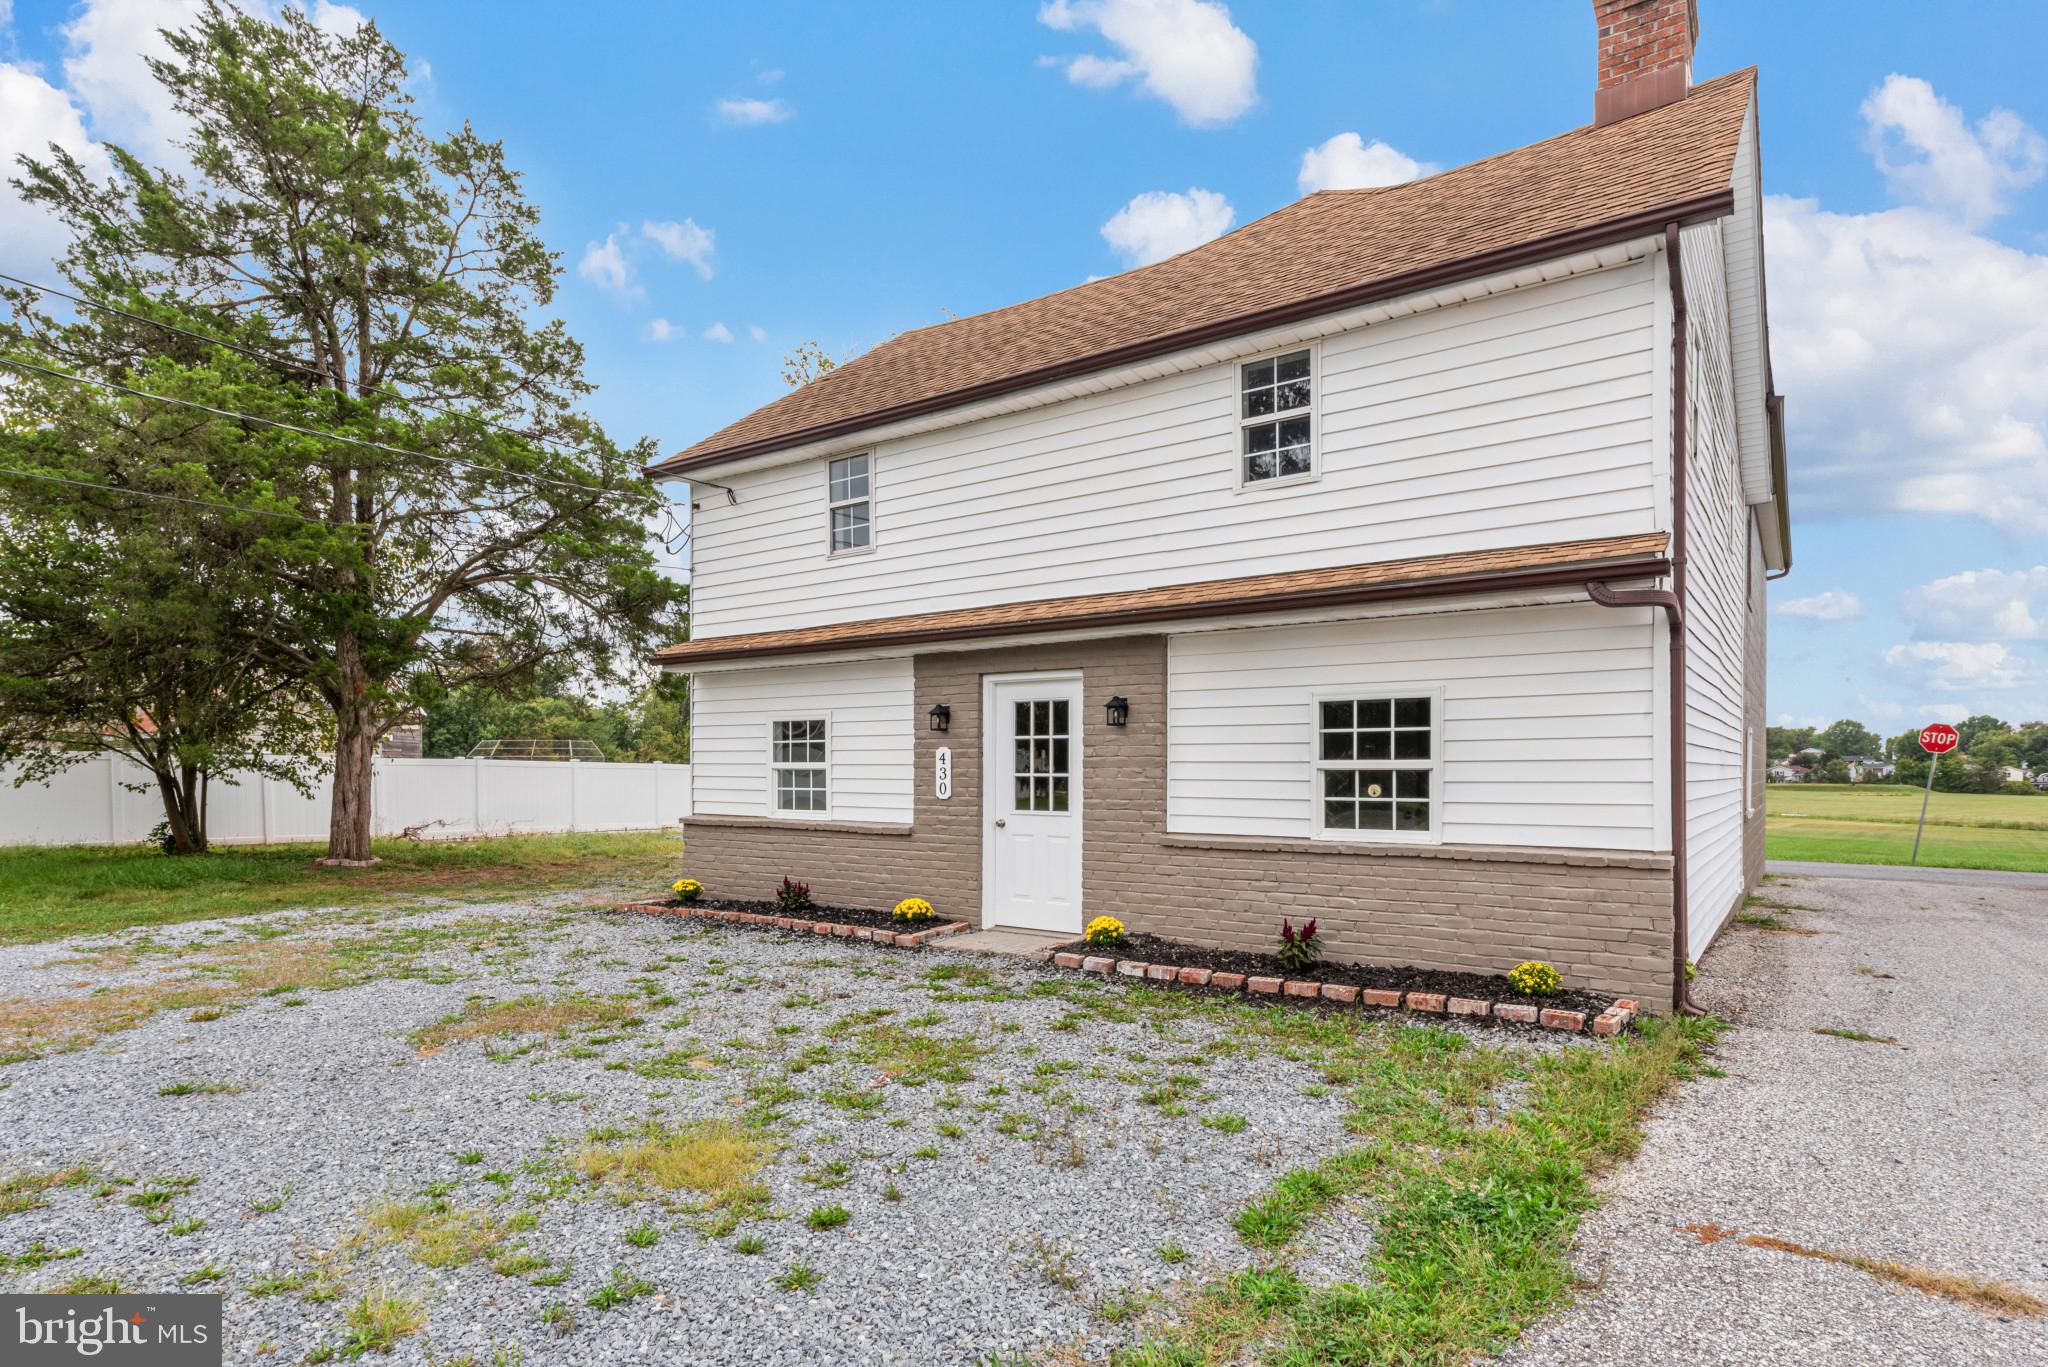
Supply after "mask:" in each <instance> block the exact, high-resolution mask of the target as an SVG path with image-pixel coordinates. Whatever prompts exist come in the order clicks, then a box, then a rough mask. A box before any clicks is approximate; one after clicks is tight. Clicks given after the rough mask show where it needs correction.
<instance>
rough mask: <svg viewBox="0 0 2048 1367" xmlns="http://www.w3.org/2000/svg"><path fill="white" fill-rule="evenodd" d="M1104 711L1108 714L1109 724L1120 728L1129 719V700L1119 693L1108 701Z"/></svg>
mask: <svg viewBox="0 0 2048 1367" xmlns="http://www.w3.org/2000/svg"><path fill="white" fill-rule="evenodd" d="M1106 710H1107V711H1108V713H1109V724H1110V725H1111V726H1122V725H1123V724H1124V723H1125V722H1127V721H1129V720H1130V719H1131V700H1130V699H1129V698H1126V697H1124V696H1123V695H1122V694H1121V693H1119V694H1118V695H1117V696H1116V697H1114V698H1111V699H1110V700H1109V702H1108V704H1107V707H1106Z"/></svg>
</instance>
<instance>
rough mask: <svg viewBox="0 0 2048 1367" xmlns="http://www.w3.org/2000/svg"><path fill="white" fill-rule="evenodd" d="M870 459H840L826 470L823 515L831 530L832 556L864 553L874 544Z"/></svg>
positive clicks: (856, 457)
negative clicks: (825, 511) (825, 510)
mask: <svg viewBox="0 0 2048 1367" xmlns="http://www.w3.org/2000/svg"><path fill="white" fill-rule="evenodd" d="M870 459H871V457H869V456H841V457H840V458H839V459H838V460H835V461H833V462H831V464H830V465H829V466H828V467H827V475H826V493H825V497H826V501H827V503H828V505H829V511H828V512H827V513H826V514H825V516H826V517H827V519H829V521H830V524H831V529H832V554H834V555H838V554H839V553H841V552H842V551H864V550H866V549H867V548H868V547H869V546H872V545H873V544H874V536H875V529H874V501H873V499H872V497H871V496H870V492H869V490H870V486H871V480H870V478H869V473H868V462H869V460H870Z"/></svg>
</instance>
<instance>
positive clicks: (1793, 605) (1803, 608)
mask: <svg viewBox="0 0 2048 1367" xmlns="http://www.w3.org/2000/svg"><path fill="white" fill-rule="evenodd" d="M1777 610H1778V612H1780V613H1781V614H1783V615H1784V616H1786V617H1811V618H1812V619H1813V620H1814V621H1816V622H1847V621H1851V620H1853V619H1854V618H1857V617H1861V616H1862V615H1863V603H1862V600H1860V599H1859V598H1857V597H1856V595H1855V594H1853V593H1844V592H1841V591H1840V590H1838V589H1829V590H1828V591H1827V592H1826V593H1816V594H1814V595H1813V596H1812V597H1810V598H1794V599H1792V600H1791V601H1790V602H1785V603H1780V604H1778V608H1777Z"/></svg>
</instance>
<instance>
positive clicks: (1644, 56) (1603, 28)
mask: <svg viewBox="0 0 2048 1367" xmlns="http://www.w3.org/2000/svg"><path fill="white" fill-rule="evenodd" d="M1593 22H1594V23H1595V24H1596V25H1598V26H1599V30H1600V81H1599V84H1598V85H1597V86H1596V87H1595V89H1594V91H1593V126H1594V127H1596V128H1604V127H1606V126H1607V125H1608V124H1610V123H1614V122H1616V121H1618V120H1620V119H1626V118H1629V117H1631V116H1632V115H1636V114H1641V113H1645V112H1646V111H1648V110H1652V109H1659V108H1662V107H1663V106H1665V105H1667V104H1670V103H1671V102H1672V101H1674V100H1682V99H1684V98H1685V92H1686V91H1687V90H1688V89H1689V88H1690V87H1691V85H1692V50H1693V48H1694V46H1695V45H1697V44H1698V42H1699V38H1700V14H1699V6H1698V3H1697V0H1593Z"/></svg>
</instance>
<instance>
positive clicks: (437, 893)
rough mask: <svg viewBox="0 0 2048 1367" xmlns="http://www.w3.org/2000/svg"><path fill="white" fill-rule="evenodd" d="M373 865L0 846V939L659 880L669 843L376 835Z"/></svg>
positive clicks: (676, 852)
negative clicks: (377, 861) (325, 866)
mask: <svg viewBox="0 0 2048 1367" xmlns="http://www.w3.org/2000/svg"><path fill="white" fill-rule="evenodd" d="M376 849H377V854H378V855H379V856H380V857H381V858H382V859H383V861H384V862H383V864H381V865H380V866H378V867H377V868H373V869H323V868H316V867H314V865H313V862H312V861H313V860H315V859H317V858H319V856H320V855H321V853H322V849H321V847H320V846H317V845H239V846H229V847H223V848H221V849H217V850H215V851H213V852H212V853H209V854H204V855H189V856H186V857H184V858H179V859H173V858H170V857H169V856H167V855H163V854H159V853H158V852H157V851H156V850H154V849H152V848H149V847H146V846H140V845H64V846H16V847H12V848H6V849H0V944H26V943H30V942H33V941H38V940H51V939H56V938H58V937H60V936H65V935H83V934H90V933H93V932H99V931H110V930H119V929H122V928H123V927H126V926H143V925H168V924H171V923H173V922H177V921H198V920H206V919H208V918H211V917H216V916H245V915H248V914H249V913H251V912H260V911H281V910H285V909H288V908H292V907H318V906H334V905H346V906H351V907H373V906H390V905H392V904H393V903H396V902H401V901H404V900H406V899H408V898H411V897H417V896H433V897H455V898H464V899H471V900H475V899H481V898H485V897H504V896H507V895H510V894H514V893H529V892H544V891H547V890H549V889H552V888H566V887H588V886H592V885H595V884H609V883H632V884H637V885H638V886H639V887H640V888H641V889H642V890H644V889H645V888H646V887H648V886H650V885H652V884H654V883H655V881H656V880H660V881H661V882H666V881H667V878H666V877H664V875H667V876H668V877H673V876H674V875H673V873H672V870H674V869H677V868H680V867H681V864H682V853H683V844H682V839H681V837H679V836H676V835H671V834H666V833H663V832H659V831H654V832H636V833H633V834H624V835H520V836H505V837H502V838H499V839H493V840H469V841H452V840H448V841H425V842H421V843H417V844H415V843H413V842H410V841H405V840H380V841H378V842H377V846H376Z"/></svg>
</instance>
